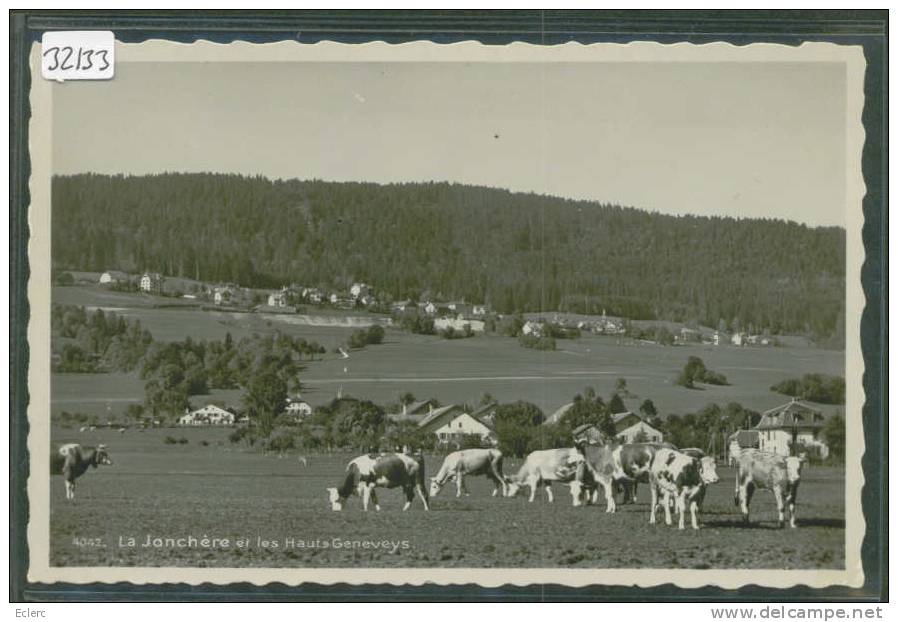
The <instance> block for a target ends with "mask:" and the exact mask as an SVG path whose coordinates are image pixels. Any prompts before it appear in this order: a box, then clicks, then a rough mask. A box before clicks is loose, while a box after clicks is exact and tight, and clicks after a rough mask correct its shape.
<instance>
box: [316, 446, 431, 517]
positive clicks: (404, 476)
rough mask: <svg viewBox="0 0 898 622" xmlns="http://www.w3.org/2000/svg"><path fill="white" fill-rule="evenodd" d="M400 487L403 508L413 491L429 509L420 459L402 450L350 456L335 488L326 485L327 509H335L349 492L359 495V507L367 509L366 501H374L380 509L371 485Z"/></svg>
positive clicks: (408, 503)
mask: <svg viewBox="0 0 898 622" xmlns="http://www.w3.org/2000/svg"><path fill="white" fill-rule="evenodd" d="M377 487H382V488H397V487H401V488H402V491H403V492H404V493H405V505H404V506H403V508H402V509H403V511H405V510H407V509H408V508H409V507H410V506H411V504H412V501H413V500H414V499H415V492H416V491H417V493H418V496H419V497H421V501H422V502H423V503H424V509H425V510H429V509H430V504H429V503H428V499H427V489H426V488H425V487H424V459H423V458H417V457H416V458H413V457H412V456H409V455H406V454H398V453H395V454H380V455H376V454H366V455H364V456H359V457H358V458H355V459H354V460H351V461H350V462H349V464H347V465H346V476H345V477H344V478H343V483H341V484H340V485H339V486H338V487H336V488H328V489H327V492H328V498H329V500H330V504H331V509H332V510H334V511H335V512H339V511H340V510H342V509H343V504H344V503H346V500H347V499H348V498H349V497H350V496H352V495H353V494H357V495H359V496H360V497H361V498H362V508H363V509H364V510H365V511H366V512H367V511H368V503H369V502H371V501H373V502H374V509H375V510H377V511H378V512H379V511H380V505H379V504H378V503H377V494H376V493H375V491H374V489H375V488H377Z"/></svg>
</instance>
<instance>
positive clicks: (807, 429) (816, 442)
mask: <svg viewBox="0 0 898 622" xmlns="http://www.w3.org/2000/svg"><path fill="white" fill-rule="evenodd" d="M823 421H824V418H823V413H821V412H820V411H818V410H814V409H813V408H811V407H810V406H807V405H806V404H803V403H802V402H800V401H798V400H796V399H793V400H792V401H791V402H789V403H788V404H783V405H782V406H779V407H777V408H772V409H770V410H768V411H767V412H765V413H764V414H762V415H761V421H759V422H758V425H756V426H755V430H757V431H758V435H759V439H758V440H759V448H760V449H761V450H762V451H769V452H771V453H775V454H778V455H780V456H791V455H793V454H797V453H800V447H802V446H803V447H806V448H808V449H814V450H816V451H817V452H819V454H820V457H821V458H826V456H828V455H829V447H828V446H827V445H826V442H825V441H824V440H823V438H822V436H823V435H822V434H821V430H822V428H823Z"/></svg>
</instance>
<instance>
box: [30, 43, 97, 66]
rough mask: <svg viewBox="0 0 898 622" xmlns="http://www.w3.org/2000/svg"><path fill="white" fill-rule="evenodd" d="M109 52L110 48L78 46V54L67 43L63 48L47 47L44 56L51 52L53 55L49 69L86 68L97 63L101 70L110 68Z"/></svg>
mask: <svg viewBox="0 0 898 622" xmlns="http://www.w3.org/2000/svg"><path fill="white" fill-rule="evenodd" d="M107 53H108V50H91V49H84V48H78V51H77V54H76V53H75V49H74V48H72V47H70V46H68V45H67V46H65V47H62V48H60V47H55V46H54V47H52V48H49V49H47V50H46V51H45V52H44V57H46V56H48V55H50V54H52V55H53V60H52V61H51V62H52V64H51V65H50V66H49V67H47V70H48V71H56V70H57V69H61V70H63V71H68V70H69V69H75V70H79V69H84V70H86V69H90V68H91V67H93V66H94V64H96V65H97V68H98V69H99V70H100V71H104V70H106V69H108V68H109V61H108V60H106V54H107ZM98 59H99V60H98Z"/></svg>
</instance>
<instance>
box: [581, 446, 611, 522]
mask: <svg viewBox="0 0 898 622" xmlns="http://www.w3.org/2000/svg"><path fill="white" fill-rule="evenodd" d="M577 450H578V451H579V452H580V453H581V454H582V455H583V459H584V460H583V462H582V463H581V464H580V465H579V466H578V468H577V477H576V481H577V482H578V483H579V484H580V487H581V490H582V493H581V494H585V501H586V502H587V503H589V502H591V503H596V502H597V501H598V494H599V486H601V487H602V488H603V489H604V492H605V512H607V513H612V512H614V511H615V510H616V509H617V503H616V502H615V500H614V483H615V482H614V447H613V446H611V445H602V446H598V445H586V444H583V443H578V444H577ZM574 490H575V488H573V487H572V488H571V493H572V494H573V493H574Z"/></svg>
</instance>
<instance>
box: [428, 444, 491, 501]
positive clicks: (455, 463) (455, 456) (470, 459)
mask: <svg viewBox="0 0 898 622" xmlns="http://www.w3.org/2000/svg"><path fill="white" fill-rule="evenodd" d="M465 475H485V476H486V477H487V479H489V480H490V481H492V482H493V486H494V489H493V496H494V497H495V496H496V495H498V494H499V491H500V490H501V491H502V496H503V497H505V496H507V495H508V481H507V480H506V479H505V475H503V474H502V452H501V451H499V450H498V449H463V450H461V451H454V452H452V453H451V454H449V455H448V456H446V459H445V460H443V466H442V467H440V470H439V472H438V473H437V476H436V477H432V478H430V496H431V497H435V496H437V495H438V494H440V490H442V488H443V486H445V485H446V484H447V483H448V482H449V481H451V480H453V479H454V480H455V486H456V493H455V496H456V497H461V493H462V492H463V491H464V492H465V494H467V490H466V489H465V483H464V479H465Z"/></svg>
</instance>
